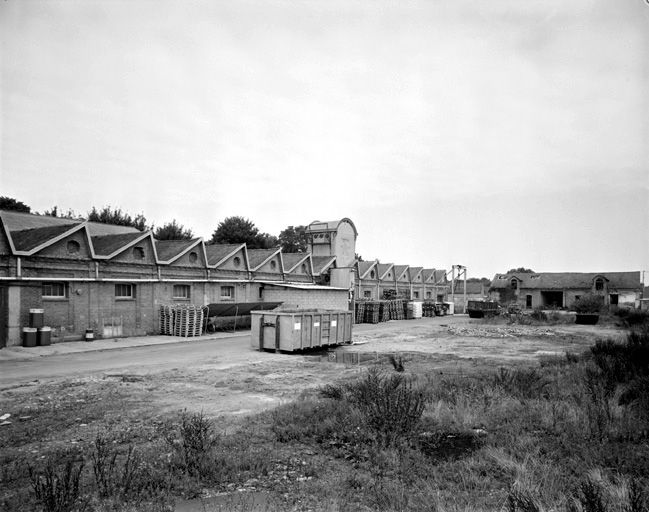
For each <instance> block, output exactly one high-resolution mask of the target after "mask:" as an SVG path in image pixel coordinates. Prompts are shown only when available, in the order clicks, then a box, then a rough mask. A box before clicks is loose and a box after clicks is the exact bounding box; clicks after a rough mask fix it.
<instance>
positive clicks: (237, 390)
mask: <svg viewBox="0 0 649 512" xmlns="http://www.w3.org/2000/svg"><path fill="white" fill-rule="evenodd" d="M620 333H621V332H620V331H619V330H616V329H614V328H607V327H600V326H579V325H574V324H571V325H569V324H560V325H556V326H523V325H507V324H505V323H486V322H484V321H482V320H471V319H469V318H468V317H466V316H460V315H458V316H453V317H451V316H449V317H441V318H439V317H438V318H423V319H421V320H410V321H408V320H404V321H391V322H387V323H383V324H376V325H368V324H360V325H357V326H355V327H354V335H353V341H354V344H353V345H348V346H342V347H338V348H337V349H335V352H336V355H335V356H334V355H333V354H331V353H327V351H317V352H310V353H303V354H274V353H260V352H257V351H255V350H253V349H252V348H251V346H250V341H249V337H243V338H240V339H239V341H237V340H234V341H233V342H232V343H231V344H230V345H228V347H227V349H226V346H225V345H221V346H222V347H223V350H219V349H218V347H217V348H216V349H212V352H211V354H212V356H210V357H208V356H205V355H201V354H198V355H197V356H196V357H199V358H200V361H192V360H191V359H190V358H189V356H186V360H182V359H179V358H178V356H177V355H175V354H172V355H169V356H167V359H169V360H168V361H166V362H164V361H161V362H160V364H158V365H156V366H151V364H150V363H151V361H150V360H151V359H153V358H154V357H153V354H154V350H156V352H155V354H156V356H155V357H156V358H158V359H162V360H164V359H165V353H164V352H159V353H158V352H157V349H158V348H160V347H156V349H154V348H153V347H152V348H151V349H150V350H151V351H150V352H149V353H148V354H147V350H148V349H147V347H139V349H138V352H137V353H136V352H135V351H134V350H131V351H130V352H129V350H130V349H117V350H118V351H119V352H120V354H119V356H121V357H122V359H120V358H119V357H117V355H118V354H116V353H115V351H107V352H105V356H104V357H103V360H105V361H106V362H105V363H104V366H105V369H104V370H102V369H101V368H100V367H97V366H96V365H92V366H89V369H88V370H87V371H86V372H84V373H82V374H78V375H75V376H74V377H73V378H70V377H64V376H59V377H56V378H54V377H52V376H49V377H48V378H47V379H41V380H39V379H38V378H37V379H33V380H32V381H30V382H28V383H22V384H20V385H15V386H14V387H12V388H10V389H5V390H4V391H2V394H0V412H1V413H2V414H5V413H10V414H12V413H13V416H14V417H15V416H16V414H15V409H16V406H17V405H18V404H19V403H20V404H21V406H22V407H25V406H28V402H32V401H33V400H42V399H43V397H42V395H43V392H44V390H46V389H48V386H55V385H56V384H57V383H58V384H63V383H67V384H68V385H69V387H70V389H74V388H76V387H78V386H79V385H81V384H83V388H84V389H85V390H92V389H94V388H100V387H105V386H107V385H111V387H114V388H116V389H118V390H119V391H120V393H125V394H127V395H128V397H129V398H128V399H129V402H130V403H131V404H132V405H134V406H136V407H138V405H137V404H139V407H143V408H146V409H148V410H149V411H152V410H156V411H158V412H159V413H160V414H162V413H164V412H169V411H173V410H182V409H187V410H189V411H193V410H195V411H201V410H202V411H203V412H204V413H205V414H208V415H210V416H221V415H228V416H241V415H245V414H249V413H253V412H258V411H261V410H264V409H267V408H271V407H273V406H276V405H277V404H281V403H284V402H287V401H290V400H293V399H295V398H296V397H298V396H299V395H300V393H301V392H302V391H303V390H305V389H307V388H313V387H319V386H322V385H324V384H327V383H330V382H332V381H335V380H336V379H338V378H342V377H345V376H346V375H349V376H351V375H354V374H355V373H357V372H358V371H359V370H360V366H361V365H359V364H358V361H359V360H361V361H369V360H372V359H378V358H379V357H380V356H381V355H383V354H402V355H408V354H409V353H417V354H421V355H425V359H426V361H427V364H429V365H430V368H431V370H439V371H445V372H447V373H448V372H456V371H459V372H461V371H462V368H464V367H466V366H467V365H468V366H471V365H472V363H475V362H476V361H481V364H482V363H484V362H488V363H489V364H493V365H494V366H501V365H509V364H515V363H532V362H533V361H535V360H539V359H540V358H542V357H549V356H563V354H565V352H581V351H583V350H585V349H586V348H587V347H588V346H590V345H592V343H593V342H594V340H595V339H596V338H598V337H600V338H601V337H604V338H605V337H611V338H614V337H618V336H620ZM188 343H191V342H188ZM136 354H140V355H139V356H136ZM343 354H346V355H343ZM69 357H70V361H71V363H70V366H71V367H74V355H69ZM137 357H143V358H144V359H142V361H141V362H140V363H138V359H137ZM333 361H338V363H337V362H333ZM340 362H343V364H340ZM41 364H43V362H41ZM44 368H45V367H44ZM72 373H74V372H72ZM43 375H44V376H45V375H47V370H46V369H43ZM45 396H46V397H47V395H45ZM45 400H47V398H45ZM26 402H27V403H26Z"/></svg>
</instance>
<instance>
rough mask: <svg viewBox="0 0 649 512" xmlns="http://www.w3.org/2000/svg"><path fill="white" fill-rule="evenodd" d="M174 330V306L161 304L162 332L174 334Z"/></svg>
mask: <svg viewBox="0 0 649 512" xmlns="http://www.w3.org/2000/svg"><path fill="white" fill-rule="evenodd" d="M173 332H174V308H173V307H172V306H160V334H166V335H169V336H172V335H173Z"/></svg>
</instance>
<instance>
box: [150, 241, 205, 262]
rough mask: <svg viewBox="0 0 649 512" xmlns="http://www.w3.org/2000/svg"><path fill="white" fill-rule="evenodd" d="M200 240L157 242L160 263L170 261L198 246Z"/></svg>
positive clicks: (156, 247) (156, 248) (156, 249)
mask: <svg viewBox="0 0 649 512" xmlns="http://www.w3.org/2000/svg"><path fill="white" fill-rule="evenodd" d="M198 240H199V239H198V238H194V239H192V240H156V241H155V251H156V254H157V255H158V260H159V261H169V260H172V259H173V258H174V257H176V256H178V255H179V254H182V253H183V252H185V251H187V250H188V249H189V248H190V247H192V246H194V245H196V242H197V241H198Z"/></svg>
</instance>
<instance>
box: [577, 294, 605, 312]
mask: <svg viewBox="0 0 649 512" xmlns="http://www.w3.org/2000/svg"><path fill="white" fill-rule="evenodd" d="M602 306H604V297H602V296H601V295H597V294H594V293H587V294H586V295H584V296H582V297H580V298H579V299H577V300H576V301H575V302H573V304H572V309H574V310H575V311H576V312H577V313H580V314H584V313H599V312H600V310H601V309H602Z"/></svg>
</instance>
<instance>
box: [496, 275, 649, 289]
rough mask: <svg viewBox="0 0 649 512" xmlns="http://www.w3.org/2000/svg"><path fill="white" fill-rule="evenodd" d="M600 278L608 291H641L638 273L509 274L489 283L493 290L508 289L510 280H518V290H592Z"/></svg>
mask: <svg viewBox="0 0 649 512" xmlns="http://www.w3.org/2000/svg"><path fill="white" fill-rule="evenodd" d="M597 277H602V278H604V279H606V280H607V281H608V287H609V289H611V288H613V289H615V288H626V289H638V290H639V289H641V288H642V284H641V282H640V272H639V271H637V272H541V273H536V274H527V273H521V272H514V273H511V274H496V275H495V277H494V278H493V280H492V281H491V287H492V288H495V289H501V288H508V287H510V286H511V280H512V278H516V279H517V280H518V282H519V283H518V287H519V288H527V289H543V290H553V289H555V290H563V289H567V288H574V289H584V288H592V287H593V282H594V281H595V278H597Z"/></svg>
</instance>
